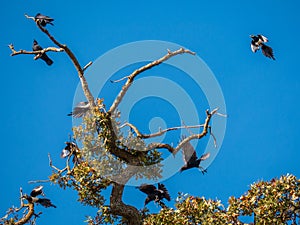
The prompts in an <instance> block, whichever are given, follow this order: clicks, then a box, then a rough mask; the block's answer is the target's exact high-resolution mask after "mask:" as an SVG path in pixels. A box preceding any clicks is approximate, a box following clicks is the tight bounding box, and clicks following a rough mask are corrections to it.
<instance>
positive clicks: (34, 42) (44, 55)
mask: <svg viewBox="0 0 300 225" xmlns="http://www.w3.org/2000/svg"><path fill="white" fill-rule="evenodd" d="M32 50H33V51H40V50H43V48H42V47H41V46H40V45H39V44H38V42H37V41H36V40H33V45H32ZM36 55H38V54H36ZM40 58H41V59H42V60H44V61H45V62H46V63H47V65H48V66H51V65H52V64H53V61H52V60H51V59H50V58H49V57H48V56H47V54H46V53H43V54H42V55H41V56H40Z"/></svg>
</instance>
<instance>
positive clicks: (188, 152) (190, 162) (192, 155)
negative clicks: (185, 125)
mask: <svg viewBox="0 0 300 225" xmlns="http://www.w3.org/2000/svg"><path fill="white" fill-rule="evenodd" d="M182 139H184V137H182ZM182 153H183V161H184V163H185V164H184V166H183V167H181V169H180V172H182V171H184V170H188V169H191V168H194V167H196V168H199V169H200V170H201V172H202V174H204V173H206V172H207V170H206V169H204V168H203V167H202V166H200V163H201V161H204V160H206V159H208V158H209V156H210V153H209V152H208V153H206V154H203V155H202V156H201V157H200V158H198V157H197V154H196V151H195V149H194V147H193V146H192V145H191V143H190V142H187V143H185V144H184V145H183V146H182Z"/></svg>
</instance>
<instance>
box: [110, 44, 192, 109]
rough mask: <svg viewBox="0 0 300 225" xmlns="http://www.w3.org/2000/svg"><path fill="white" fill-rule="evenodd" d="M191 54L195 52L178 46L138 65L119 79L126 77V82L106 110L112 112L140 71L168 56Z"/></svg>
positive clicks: (164, 59)
mask: <svg viewBox="0 0 300 225" xmlns="http://www.w3.org/2000/svg"><path fill="white" fill-rule="evenodd" d="M185 53H187V54H191V55H195V54H196V53H195V52H192V51H190V50H187V49H184V48H180V49H178V50H176V51H173V52H172V51H170V50H168V53H167V54H166V55H165V56H163V57H161V58H160V59H158V60H155V61H153V62H151V63H148V64H147V65H145V66H142V67H140V68H139V69H137V70H135V71H134V72H133V73H131V74H130V75H129V76H127V77H125V78H122V79H121V80H123V79H127V81H126V83H125V84H124V85H123V87H122V89H121V91H120V92H119V94H118V96H117V97H116V99H115V100H114V102H113V104H112V106H111V107H110V109H109V110H108V112H110V113H113V112H114V111H115V110H116V108H117V107H118V105H119V104H120V103H121V101H122V99H123V97H124V96H125V94H126V92H127V91H128V89H129V87H130V86H131V84H132V83H133V81H134V78H135V77H136V76H137V75H139V74H140V73H142V72H144V71H146V70H149V69H151V68H153V67H155V66H158V65H159V64H161V63H163V62H164V61H166V60H168V59H169V58H171V57H173V56H176V55H179V54H185Z"/></svg>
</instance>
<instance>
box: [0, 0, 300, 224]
mask: <svg viewBox="0 0 300 225" xmlns="http://www.w3.org/2000/svg"><path fill="white" fill-rule="evenodd" d="M299 4H300V3H299V2H298V1H289V2H285V3H284V2H283V1H279V0H273V1H270V0H267V1H264V2H261V1H251V2H250V1H248V2H246V1H244V2H241V1H226V2H225V1H214V2H212V3H209V2H207V1H185V2H184V3H183V2H182V1H164V2H161V1H156V0H154V1H151V2H141V1H131V2H126V3H125V2H121V1H119V2H115V1H114V2H107V1H106V2H100V1H89V2H84V1H82V2H76V3H74V1H68V0H67V1H58V0H53V1H51V3H50V2H45V1H44V2H24V1H15V0H12V1H9V2H4V1H2V2H1V3H0V6H1V7H0V10H1V14H0V15H1V23H0V26H1V31H2V35H1V37H2V38H1V39H0V48H1V54H0V64H1V71H2V73H1V77H2V88H1V89H0V93H1V95H2V96H3V98H2V108H3V109H2V110H1V112H0V113H1V118H2V119H3V121H2V123H1V124H2V125H1V137H2V146H1V149H2V157H1V159H0V165H1V170H0V171H1V172H0V173H1V174H0V175H1V179H2V185H1V192H0V199H1V205H0V212H1V213H2V214H4V213H5V210H6V209H7V208H9V207H10V206H11V205H18V204H19V201H18V197H19V193H18V190H19V187H20V186H22V187H23V188H24V190H25V191H26V192H29V191H30V190H31V189H32V188H33V187H34V185H29V184H28V183H27V182H28V181H29V180H35V179H45V178H47V176H48V175H49V174H50V173H51V169H50V168H49V167H48V158H47V153H48V152H49V153H51V155H52V156H53V160H54V162H55V163H56V164H57V165H58V166H63V162H64V161H63V160H62V159H60V158H59V154H60V151H61V149H62V148H63V147H64V142H65V141H67V139H68V134H69V133H70V132H71V126H72V119H71V118H69V117H67V116H66V114H67V113H69V112H70V110H71V109H72V104H73V98H74V93H75V91H76V87H77V85H78V78H77V74H76V71H75V70H74V68H73V66H72V64H71V63H70V62H69V61H68V59H67V57H66V56H65V55H64V54H63V53H56V54H54V53H49V56H50V57H51V58H52V59H53V60H54V64H53V66H51V67H48V66H47V65H46V64H45V63H44V62H42V61H40V60H39V61H33V60H32V56H15V57H10V56H9V54H10V50H9V49H8V47H7V45H8V44H10V43H13V44H14V45H15V48H16V49H27V50H30V49H31V45H32V41H33V39H37V40H38V42H39V43H40V44H41V46H43V47H47V46H52V43H51V42H50V41H49V40H48V39H47V37H46V36H45V35H44V34H42V33H41V32H40V31H39V30H38V28H37V27H36V26H35V24H34V23H33V22H32V21H30V20H27V19H26V18H25V17H24V13H28V14H30V15H35V14H36V13H37V12H41V13H43V14H46V15H50V16H51V17H53V18H55V21H54V22H55V26H54V27H49V30H51V32H52V33H53V34H54V35H55V36H56V37H57V39H58V40H60V41H61V42H63V43H66V44H68V46H69V47H70V48H71V49H72V50H73V51H74V53H75V54H76V55H77V57H78V59H79V61H80V62H81V64H82V65H85V64H86V63H88V62H89V61H91V60H95V59H97V58H98V57H99V56H101V55H102V54H104V53H105V52H107V51H109V50H110V49H113V48H115V47H117V46H119V45H122V44H126V43H129V42H133V41H141V40H163V41H169V42H174V43H177V44H179V45H182V46H185V47H186V48H189V49H191V50H192V51H195V52H197V54H198V56H199V57H200V58H202V60H204V61H205V62H206V64H207V65H208V66H209V68H210V69H211V70H212V71H213V73H214V75H215V77H216V78H217V80H218V82H219V84H220V86H221V88H222V91H223V94H224V98H225V102H226V108H227V114H228V115H229V117H228V118H227V129H226V135H225V139H224V142H223V144H222V146H221V149H220V151H219V154H218V155H217V157H216V159H215V160H214V161H213V163H212V164H211V165H210V167H209V168H208V174H206V175H205V176H202V174H201V173H200V172H199V171H197V170H190V171H186V172H185V173H183V174H176V175H174V176H173V177H171V178H169V179H168V180H166V181H164V183H165V185H166V186H167V188H168V189H169V190H170V193H171V195H172V197H173V198H175V197H176V196H177V192H178V191H181V192H185V193H190V194H192V195H198V196H205V197H207V198H214V199H215V198H218V199H221V200H222V201H223V203H225V204H226V201H227V199H228V197H229V196H231V195H235V196H239V195H241V194H243V193H244V192H245V191H246V190H247V189H248V188H249V185H250V184H251V183H253V182H255V181H258V180H261V179H265V180H268V179H271V178H273V177H279V176H280V175H283V174H287V173H292V174H294V175H296V176H298V177H299V173H300V169H299V155H300V153H299V149H298V147H299V141H298V140H299V134H298V132H297V130H298V127H299V125H300V123H299V96H300V95H299V94H300V93H299V92H300V89H299V84H300V82H299V81H300V78H299V75H298V74H299V73H298V72H297V71H299V69H298V65H299V63H298V52H299V50H300V49H299V48H300V47H299V44H298V40H299V39H300V32H299V29H298V28H299V25H300V24H299V14H298V11H299V10H298V9H299ZM257 33H262V34H264V35H265V36H267V37H268V38H269V45H270V46H271V47H272V48H273V49H274V53H275V58H276V61H272V60H270V59H268V58H266V57H264V56H263V55H262V54H261V52H257V53H256V54H253V53H252V52H251V50H250V38H249V35H250V34H257ZM91 68H92V67H91ZM168 69H169V68H168V67H167V66H162V67H161V68H159V67H158V68H155V70H154V71H151V72H153V73H157V74H158V73H159V74H164V73H165V76H166V77H168V76H169V77H170V74H168V73H167V71H168ZM170 69H171V71H172V68H170ZM123 71H124V73H125V72H128V71H130V70H129V69H128V68H124V70H123ZM153 73H150V72H149V73H148V75H152V74H153ZM125 75H126V74H125ZM146 75H147V74H145V75H144V76H146ZM115 76H116V77H122V71H119V73H118V74H115ZM179 76H180V75H179ZM176 79H177V78H175V80H176ZM178 82H180V80H179V81H178ZM181 82H182V80H181ZM107 85H109V84H107ZM191 85H192V84H191ZM120 87H121V86H120V85H119V86H118V85H115V86H114V87H112V86H108V89H110V90H111V92H107V91H104V92H103V95H104V97H105V98H106V99H107V102H111V101H112V99H113V97H114V96H115V94H116V93H117V91H118V88H120ZM183 87H185V86H184V85H183ZM185 88H188V89H191V90H193V88H194V86H191V87H185ZM194 91H195V90H194ZM192 93H193V92H192ZM100 97H101V96H100ZM148 100H149V99H145V102H144V104H145V105H147V104H146V103H147V101H148ZM195 101H200V102H202V103H201V104H200V106H201V108H200V109H199V114H201V113H203V114H202V118H203V115H204V111H205V110H206V108H207V102H206V101H205V99H204V97H203V93H200V92H199V99H197V100H195ZM148 103H149V102H148ZM140 104H142V103H139V104H137V105H136V106H135V107H134V108H133V111H139V110H146V112H148V111H149V110H150V109H149V108H147V106H146V109H145V107H143V105H140ZM157 104H160V103H157ZM162 108H164V107H162ZM165 109H166V110H172V107H170V105H166V106H165ZM173 111H174V110H173ZM174 112H175V113H176V110H175V111H174ZM151 113H153V117H157V116H159V117H160V116H161V117H163V116H166V115H168V114H166V112H159V113H161V114H159V113H156V111H153V112H152V111H151ZM187 113H188V109H187ZM147 115H148V114H147ZM150 115H152V114H150ZM175 116H176V115H175ZM170 118H172V117H171V115H170ZM200 118H201V116H200ZM134 119H136V121H135V122H136V123H137V124H143V122H144V120H143V119H144V118H142V117H141V118H139V117H138V118H135V117H133V120H134ZM147 120H151V118H149V119H147ZM174 121H175V122H176V119H174ZM174 121H172V122H174ZM148 122H149V121H148ZM148 122H147V123H148ZM145 129H146V128H145ZM174 136H175V135H174ZM170 141H173V142H175V141H176V137H173V139H172V137H171V138H170ZM205 141H207V140H203V142H205ZM203 145H204V144H203V143H201V142H200V143H199V146H198V148H197V151H199V153H201V148H202V147H203ZM199 153H198V154H199ZM45 192H46V194H47V196H48V197H49V198H51V199H52V201H53V203H54V204H56V205H57V207H58V208H57V209H52V208H51V209H41V210H42V211H43V214H42V216H41V218H40V219H39V221H38V222H39V223H40V224H65V223H67V222H68V223H74V224H84V222H83V220H84V216H85V215H89V214H92V215H93V213H94V212H95V210H94V209H91V208H88V207H83V206H81V205H80V204H79V203H78V202H77V201H76V199H77V196H76V193H75V192H72V191H70V190H61V189H59V188H58V187H57V186H53V185H47V184H45ZM144 198H145V195H144V194H143V193H139V192H138V191H137V190H135V189H134V188H132V187H128V188H126V191H125V196H124V201H125V202H127V203H130V204H133V205H135V206H136V207H138V208H141V207H142V206H143V201H144ZM172 204H173V202H171V203H170V204H169V205H170V206H171V205H172ZM150 208H151V209H152V210H154V211H157V210H158V208H156V206H153V204H152V203H151V205H150Z"/></svg>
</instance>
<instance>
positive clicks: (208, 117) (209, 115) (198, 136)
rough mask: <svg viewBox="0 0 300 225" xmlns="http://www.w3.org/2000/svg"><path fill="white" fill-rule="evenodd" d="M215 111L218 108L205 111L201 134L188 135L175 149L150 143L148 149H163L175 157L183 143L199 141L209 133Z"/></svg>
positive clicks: (161, 144) (164, 144)
mask: <svg viewBox="0 0 300 225" xmlns="http://www.w3.org/2000/svg"><path fill="white" fill-rule="evenodd" d="M217 111H218V108H216V109H214V110H212V111H211V112H210V111H209V110H206V119H205V122H204V124H203V125H202V126H203V130H202V132H201V133H199V134H193V135H190V136H188V137H186V138H184V139H183V140H182V141H181V142H179V144H178V145H177V146H176V147H172V146H171V145H169V144H166V143H151V144H150V145H149V146H148V149H149V150H151V149H163V148H164V149H167V150H169V152H171V153H172V154H173V155H175V154H176V153H177V152H178V151H179V150H180V149H181V148H182V146H183V145H184V144H185V143H187V142H189V141H191V140H193V139H201V138H203V137H204V136H206V135H207V133H208V132H209V131H210V126H209V123H210V120H211V118H212V116H213V115H215V114H217ZM214 139H215V137H214Z"/></svg>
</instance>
